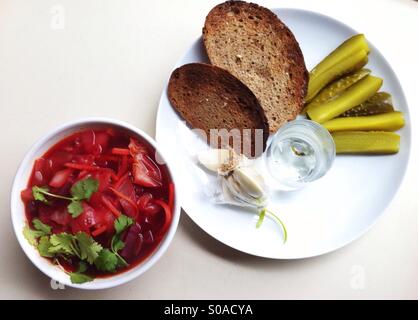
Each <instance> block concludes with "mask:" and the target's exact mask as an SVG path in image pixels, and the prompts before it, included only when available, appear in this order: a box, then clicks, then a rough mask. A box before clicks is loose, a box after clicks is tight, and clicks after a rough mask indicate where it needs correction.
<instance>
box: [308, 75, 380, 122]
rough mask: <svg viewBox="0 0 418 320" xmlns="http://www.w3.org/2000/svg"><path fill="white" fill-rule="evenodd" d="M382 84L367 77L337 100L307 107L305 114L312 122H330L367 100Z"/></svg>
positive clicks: (371, 77) (375, 78)
mask: <svg viewBox="0 0 418 320" xmlns="http://www.w3.org/2000/svg"><path fill="white" fill-rule="evenodd" d="M382 83H383V80H382V79H381V78H377V77H374V76H367V77H365V78H363V79H361V80H360V81H358V82H356V83H355V84H353V85H352V86H350V87H349V88H348V89H347V90H345V91H344V92H343V93H342V94H341V95H340V96H338V97H337V98H335V99H333V100H331V101H328V102H326V103H324V104H321V105H317V106H312V107H309V108H308V109H307V111H306V112H307V114H308V116H309V117H310V118H311V119H312V120H314V121H316V122H319V123H322V122H325V121H328V120H331V119H333V118H335V117H337V116H339V115H340V114H342V113H343V112H345V111H347V110H350V109H352V108H354V107H355V106H358V105H359V104H361V103H363V102H364V101H366V100H367V99H369V98H370V97H371V96H372V95H374V94H375V93H376V92H377V91H378V90H379V89H380V87H381V86H382Z"/></svg>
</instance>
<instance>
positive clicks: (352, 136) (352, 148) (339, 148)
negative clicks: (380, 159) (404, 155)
mask: <svg viewBox="0 0 418 320" xmlns="http://www.w3.org/2000/svg"><path fill="white" fill-rule="evenodd" d="M332 137H333V138H334V142H335V147H336V152H337V153H339V154H341V153H346V154H391V153H397V152H398V151H399V144H400V139H401V137H400V136H399V135H398V134H396V133H394V132H385V131H344V132H334V133H332Z"/></svg>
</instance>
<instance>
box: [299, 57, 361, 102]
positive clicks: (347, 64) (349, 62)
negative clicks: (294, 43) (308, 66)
mask: <svg viewBox="0 0 418 320" xmlns="http://www.w3.org/2000/svg"><path fill="white" fill-rule="evenodd" d="M367 61H368V58H367V52H366V51H365V50H359V51H356V52H354V53H353V54H352V55H350V56H348V57H346V58H345V59H344V60H341V61H339V62H338V63H337V64H335V65H333V66H332V67H330V68H329V69H327V70H325V71H323V72H322V73H321V74H319V75H318V76H317V77H315V78H312V79H309V83H308V93H307V95H306V98H305V101H306V102H310V101H311V100H312V99H313V98H314V97H315V96H316V94H317V93H318V92H319V91H320V90H321V89H322V88H324V87H325V86H326V85H327V84H329V83H330V82H332V81H334V80H335V79H338V78H339V77H341V76H343V75H345V74H347V73H351V72H354V71H356V70H359V69H361V68H362V67H363V66H364V65H365V64H366V63H367Z"/></svg>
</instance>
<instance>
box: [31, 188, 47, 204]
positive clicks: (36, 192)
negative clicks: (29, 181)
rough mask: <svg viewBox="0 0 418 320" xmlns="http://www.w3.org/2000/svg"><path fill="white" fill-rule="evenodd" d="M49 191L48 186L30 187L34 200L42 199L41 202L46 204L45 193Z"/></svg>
mask: <svg viewBox="0 0 418 320" xmlns="http://www.w3.org/2000/svg"><path fill="white" fill-rule="evenodd" d="M47 192H49V188H48V187H38V186H33V187H32V195H33V198H34V199H35V200H38V201H42V202H43V203H46V204H48V203H49V201H48V200H47V198H45V193H47Z"/></svg>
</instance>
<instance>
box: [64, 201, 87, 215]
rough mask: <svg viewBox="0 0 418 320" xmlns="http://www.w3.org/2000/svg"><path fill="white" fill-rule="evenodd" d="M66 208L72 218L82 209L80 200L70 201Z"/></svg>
mask: <svg viewBox="0 0 418 320" xmlns="http://www.w3.org/2000/svg"><path fill="white" fill-rule="evenodd" d="M67 209H68V212H69V213H70V214H71V216H72V217H73V218H77V217H78V216H79V215H80V214H81V213H82V212H83V210H84V209H83V205H82V203H81V201H78V200H73V201H71V203H70V204H69V205H68V206H67Z"/></svg>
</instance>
